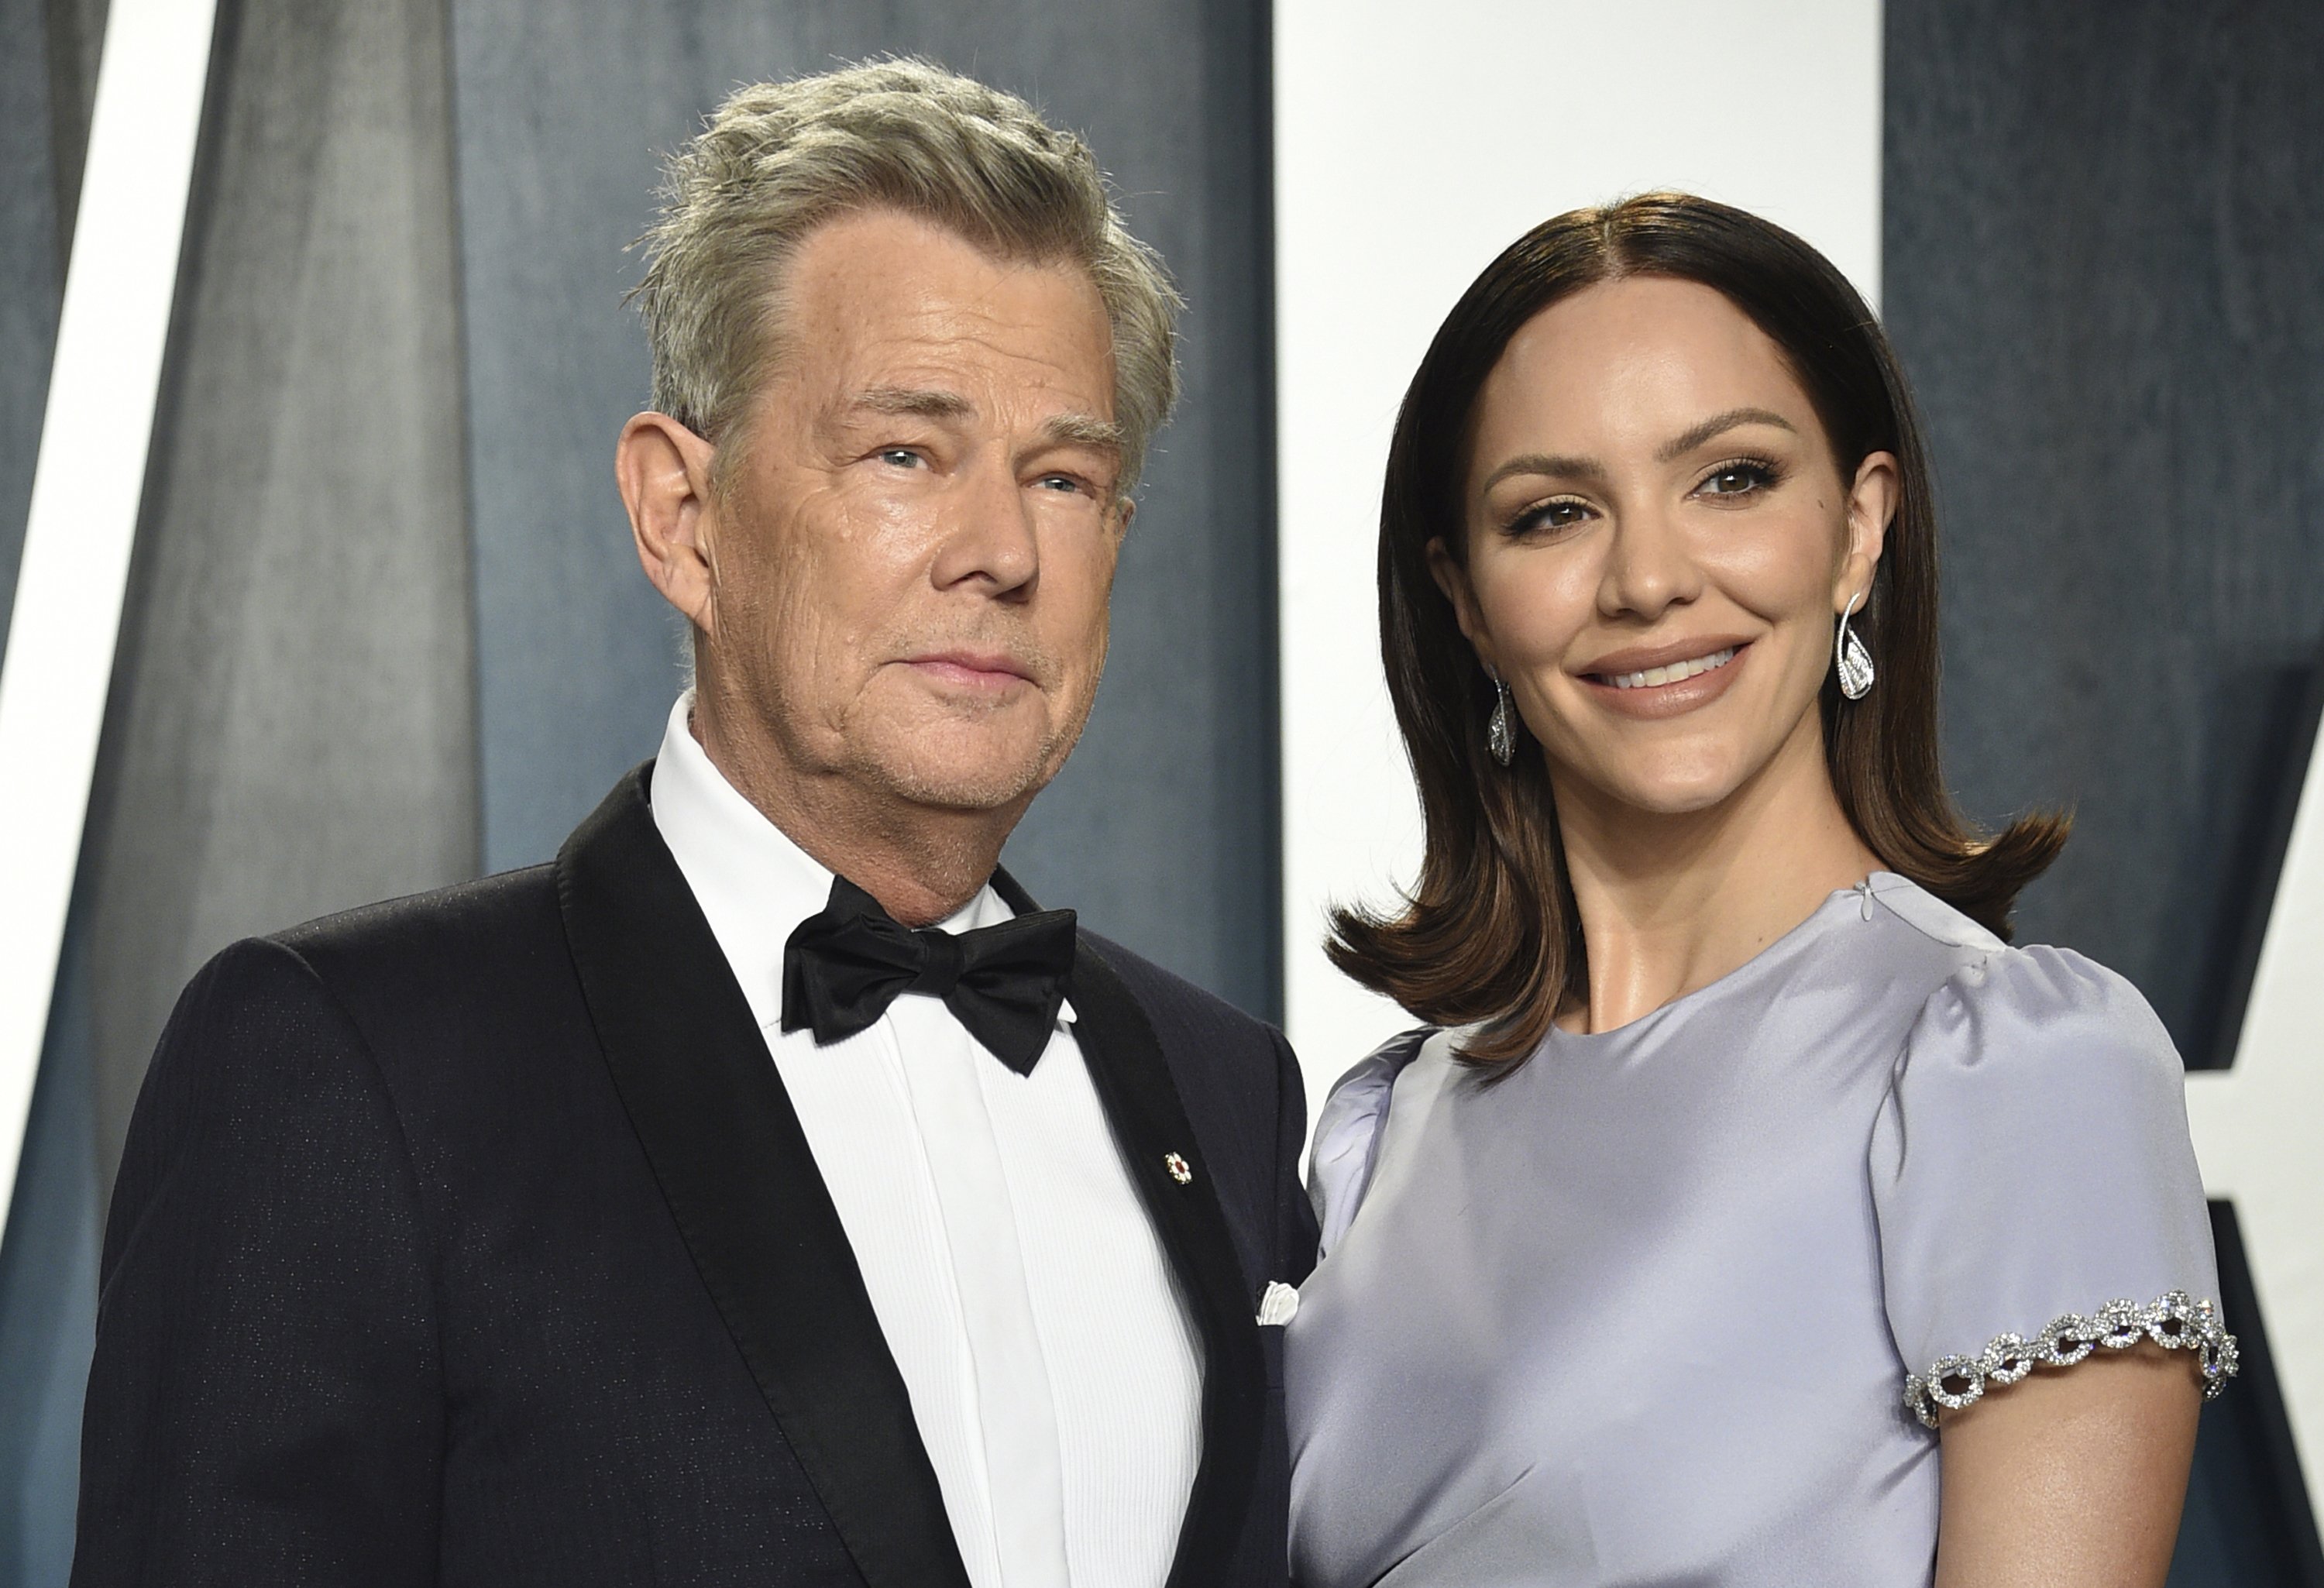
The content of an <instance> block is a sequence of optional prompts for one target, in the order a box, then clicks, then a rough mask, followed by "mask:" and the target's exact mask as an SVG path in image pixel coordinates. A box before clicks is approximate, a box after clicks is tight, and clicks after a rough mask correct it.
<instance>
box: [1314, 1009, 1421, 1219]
mask: <svg viewBox="0 0 2324 1588" xmlns="http://www.w3.org/2000/svg"><path fill="white" fill-rule="evenodd" d="M1451 1042H1452V1033H1450V1032H1448V1031H1445V1030H1443V1029H1439V1028H1438V1027H1435V1026H1419V1027H1416V1028H1415V1029H1412V1030H1408V1031H1402V1032H1398V1033H1397V1035H1396V1036H1394V1037H1391V1038H1389V1039H1388V1040H1387V1041H1385V1042H1383V1043H1381V1044H1380V1045H1379V1047H1378V1048H1373V1049H1372V1050H1371V1051H1370V1052H1369V1053H1368V1054H1366V1055H1365V1056H1364V1057H1362V1058H1361V1059H1360V1060H1359V1061H1358V1062H1357V1064H1356V1066H1355V1067H1354V1068H1352V1069H1351V1070H1350V1071H1348V1073H1347V1074H1346V1075H1344V1076H1341V1077H1340V1078H1339V1079H1338V1080H1337V1081H1335V1082H1333V1085H1332V1091H1331V1094H1330V1095H1329V1096H1328V1097H1327V1098H1325V1100H1324V1103H1323V1110H1322V1112H1320V1113H1318V1114H1317V1115H1316V1116H1315V1140H1314V1151H1313V1152H1312V1153H1311V1154H1310V1155H1309V1157H1308V1160H1307V1199H1308V1200H1309V1201H1310V1202H1312V1203H1313V1204H1314V1206H1315V1222H1316V1224H1317V1225H1318V1226H1319V1227H1320V1228H1321V1229H1322V1231H1323V1241H1322V1244H1321V1248H1320V1251H1321V1252H1322V1253H1323V1254H1329V1252H1330V1251H1331V1250H1332V1249H1333V1247H1334V1246H1336V1245H1338V1244H1339V1242H1340V1239H1341V1237H1342V1236H1343V1235H1344V1234H1346V1233H1347V1229H1348V1225H1349V1224H1350V1223H1352V1222H1353V1221H1354V1219H1355V1216H1356V1209H1357V1207H1358V1206H1359V1205H1361V1203H1362V1202H1363V1199H1364V1192H1365V1191H1366V1190H1367V1189H1368V1188H1369V1186H1370V1184H1371V1177H1372V1170H1373V1168H1375V1167H1376V1166H1377V1165H1378V1164H1379V1146H1380V1139H1381V1137H1382V1136H1383V1135H1384V1134H1386V1132H1387V1130H1388V1109H1389V1106H1390V1104H1391V1103H1392V1101H1393V1099H1394V1097H1395V1095H1396V1083H1397V1076H1401V1075H1402V1074H1404V1072H1405V1071H1406V1069H1407V1068H1409V1067H1410V1066H1411V1065H1412V1063H1413V1061H1414V1060H1415V1059H1417V1058H1418V1057H1420V1056H1421V1054H1422V1052H1423V1051H1424V1050H1425V1049H1427V1048H1432V1047H1434V1048H1449V1047H1450V1045H1451Z"/></svg>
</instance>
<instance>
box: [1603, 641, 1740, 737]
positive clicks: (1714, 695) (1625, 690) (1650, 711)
mask: <svg viewBox="0 0 2324 1588" xmlns="http://www.w3.org/2000/svg"><path fill="white" fill-rule="evenodd" d="M1750 649H1751V642H1749V641H1748V640H1718V639H1715V640H1711V641H1710V642H1701V641H1696V642H1679V643H1678V645H1677V646H1676V647H1675V651H1676V654H1673V651H1674V647H1672V646H1669V645H1661V646H1655V647H1654V648H1653V649H1652V650H1651V651H1649V650H1646V649H1645V648H1634V649H1632V650H1629V651H1617V652H1615V653H1614V654H1612V655H1610V656H1606V657H1601V658H1600V659H1599V660H1597V661H1596V662H1595V663H1594V664H1593V665H1592V666H1591V668H1590V669H1589V670H1587V671H1585V672H1582V673H1579V674H1577V675H1576V677H1578V678H1579V679H1580V680H1581V682H1582V686H1583V688H1585V689H1587V690H1588V692H1589V697H1590V698H1591V699H1592V700H1594V701H1595V702H1597V703H1598V704H1599V705H1600V706H1605V707H1606V708H1607V709H1609V710H1610V711H1613V712H1616V713H1618V714H1619V715H1621V716H1628V717H1646V718H1661V717H1671V716H1682V715H1683V714H1685V713H1687V712H1690V711H1694V710H1697V709H1699V708H1701V707H1702V706H1708V705H1710V704H1711V702H1712V701H1714V700H1716V699H1718V698H1719V697H1720V696H1722V695H1724V694H1726V693H1727V691H1728V690H1729V688H1732V687H1733V685H1734V683H1735V680H1736V679H1737V677H1738V675H1739V674H1740V673H1741V672H1742V670H1743V669H1740V668H1739V667H1738V666H1736V663H1738V662H1739V661H1741V660H1743V658H1744V657H1745V655H1746V654H1748V652H1749V651H1750Z"/></svg>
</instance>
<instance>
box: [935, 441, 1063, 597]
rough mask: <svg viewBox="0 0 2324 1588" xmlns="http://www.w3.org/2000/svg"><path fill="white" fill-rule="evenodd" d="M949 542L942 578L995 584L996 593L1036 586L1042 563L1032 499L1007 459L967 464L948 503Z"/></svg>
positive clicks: (943, 551) (939, 556)
mask: <svg viewBox="0 0 2324 1588" xmlns="http://www.w3.org/2000/svg"><path fill="white" fill-rule="evenodd" d="M943 512H944V514H945V522H944V523H943V525H942V533H943V536H944V543H943V545H942V547H941V548H940V549H938V551H937V553H936V568H935V570H934V573H935V577H936V583H937V584H938V585H939V586H944V587H946V588H949V587H950V586H954V585H957V584H960V583H963V582H964V581H967V582H982V583H983V584H986V585H989V586H991V589H992V590H993V592H994V593H995V594H1005V593H1007V592H1010V591H1016V590H1023V589H1027V588H1028V587H1030V586H1031V585H1032V583H1033V581H1034V579H1035V578H1036V577H1037V576H1038V574H1039V573H1040V569H1041V549H1040V543H1039V541H1038V540H1037V538H1036V537H1035V534H1034V520H1033V514H1032V511H1031V503H1028V501H1027V500H1026V495H1025V492H1024V491H1023V489H1022V488H1021V487H1020V486H1019V484H1018V481H1017V476H1016V472H1015V471H1014V470H1013V469H1011V468H1010V467H1009V466H1008V465H1007V464H1006V462H1004V461H1000V460H996V461H994V462H993V463H991V464H980V465H978V466H974V467H971V468H965V469H963V470H962V471H961V472H960V474H959V475H956V476H955V485H954V489H953V490H952V491H950V492H947V493H946V494H945V501H944V503H943Z"/></svg>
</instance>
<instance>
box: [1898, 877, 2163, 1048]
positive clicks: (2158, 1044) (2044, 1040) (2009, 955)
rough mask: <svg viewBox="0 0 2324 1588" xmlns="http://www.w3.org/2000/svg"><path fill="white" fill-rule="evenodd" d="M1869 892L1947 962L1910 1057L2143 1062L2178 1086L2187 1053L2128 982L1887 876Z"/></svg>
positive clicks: (1919, 1020)
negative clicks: (2017, 940) (2009, 938)
mask: <svg viewBox="0 0 2324 1588" xmlns="http://www.w3.org/2000/svg"><path fill="white" fill-rule="evenodd" d="M1870 891H1871V893H1872V896H1873V897H1874V898H1875V899H1876V900H1878V902H1879V903H1880V905H1881V906H1882V907H1883V908H1885V909H1886V910H1887V911H1888V912H1889V913H1890V914H1891V915H1892V916H1894V917H1895V919H1897V920H1899V921H1901V922H1903V923H1904V925H1906V926H1908V927H1910V928H1913V930H1914V932H1915V933H1916V934H1918V936H1919V937H1922V938H1924V939H1927V940H1928V942H1929V943H1930V945H1931V946H1933V947H1935V948H1936V949H1938V950H1939V952H1940V955H1941V959H1940V962H1939V965H1938V966H1937V967H1936V971H1935V974H1934V985H1933V986H1932V988H1931V990H1930V991H1929V992H1928V994H1927V996H1926V998H1925V1000H1924V1001H1923V1003H1922V1005H1921V1008H1920V1010H1919V1011H1918V1014H1917V1016H1916V1018H1915V1020H1914V1023H1913V1028H1912V1035H1911V1038H1910V1039H1909V1040H1908V1042H1907V1044H1906V1051H1907V1055H1908V1057H1946V1058H1952V1059H1958V1060H1960V1062H1963V1063H1981V1062H1984V1061H1987V1060H1989V1059H1993V1058H1997V1057H2015V1058H2018V1059H2025V1060H2032V1059H2034V1058H2036V1057H2042V1058H2043V1059H2044V1061H2045V1062H2052V1063H2061V1064H2071V1063H2074V1062H2076V1060H2077V1059H2078V1058H2080V1059H2085V1060H2089V1061H2090V1062H2097V1063H2120V1062H2132V1063H2138V1062H2144V1063H2146V1064H2151V1065H2155V1066H2162V1067H2163V1068H2164V1069H2165V1070H2167V1073H2168V1075H2169V1077H2170V1078H2171V1080H2172V1082H2173V1083H2174V1084H2175V1083H2176V1081H2177V1080H2178V1077H2179V1076H2180V1073H2181V1065H2180V1063H2179V1056H2178V1052H2177V1050H2176V1049H2175V1048H2173V1047H2172V1043H2171V1038H2170V1036H2169V1034H2168V1033H2167V1032H2166V1031H2165V1030H2164V1029H2163V1022H2162V1021H2161V1020H2159V1019H2157V1018H2156V1016H2155V1013H2154V1011H2153V1008H2152V1007H2150V1006H2149V1005H2148V1003H2147V1002H2146V999H2145V997H2144V995H2143V994H2142V993H2140V992H2139V991H2138V989H2137V988H2136V987H2135V986H2134V985H2132V984H2131V983H2130V981H2129V980H2128V978H2126V977H2125V976H2123V975H2121V974H2118V973H2116V972H2115V971H2112V970H2109V969H2108V968H2107V967H2106V966H2105V965H2100V964H2098V962H2097V961H2095V960H2092V959H2089V958H2087V957H2085V956H2082V955H2080V954H2078V953H2076V952H2075V951H2074V950H2072V949H2070V948H2061V947H2056V946H2052V945H2050V944H2045V943H2036V944H2028V945H2024V946H2014V945H2011V944H2007V943H2005V942H2003V941H2002V940H2001V939H2000V938H1999V937H1996V936H1995V935H1994V934H1993V933H1992V932H1990V931H1988V930H1987V928H1984V927H1983V926H1980V925H1979V924H1978V922H1976V921H1975V920H1973V919H1970V918H1969V917H1968V916H1966V915H1964V914H1962V913H1961V912H1960V910H1958V909H1954V908H1953V907H1952V906H1951V905H1950V904H1947V903H1946V902H1945V901H1944V900H1941V899H1939V898H1938V897H1937V896H1936V895H1934V894H1933V893H1931V892H1929V891H1927V890H1926V889H1923V888H1922V887H1920V886H1919V885H1917V884H1915V883H1914V882H1908V881H1906V880H1905V879H1904V878H1903V877H1898V876H1893V875H1889V874H1887V873H1880V874H1878V875H1877V876H1876V877H1875V878H1874V879H1873V882H1871V884H1870Z"/></svg>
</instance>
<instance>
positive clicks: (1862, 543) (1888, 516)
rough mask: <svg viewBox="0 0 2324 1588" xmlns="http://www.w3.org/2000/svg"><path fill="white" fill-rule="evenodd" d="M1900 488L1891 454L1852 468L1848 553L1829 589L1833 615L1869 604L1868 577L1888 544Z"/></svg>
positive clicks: (1875, 456)
mask: <svg viewBox="0 0 2324 1588" xmlns="http://www.w3.org/2000/svg"><path fill="white" fill-rule="evenodd" d="M1903 489H1904V481H1903V476H1902V475H1900V474H1899V473H1898V472H1897V468H1896V455H1895V453H1893V452H1875V453H1871V454H1869V455H1868V456H1867V457H1866V458H1865V459H1864V461H1863V462H1862V463H1859V464H1858V465H1857V466H1856V479H1855V481H1854V483H1853V484H1851V485H1849V488H1848V553H1847V555H1846V556H1845V557H1843V558H1842V559H1840V576H1839V577H1838V579H1837V580H1836V581H1835V582H1834V584H1833V586H1832V600H1831V607H1832V611H1834V612H1835V613H1838V612H1842V611H1845V610H1846V609H1847V608H1848V607H1849V606H1850V605H1854V606H1855V608H1856V610H1857V611H1858V612H1861V611H1863V610H1864V608H1865V607H1866V606H1867V605H1869V604H1870V597H1871V594H1872V576H1873V575H1874V574H1875V573H1876V572H1877V571H1878V569H1879V567H1880V553H1881V552H1882V550H1883V549H1886V546H1887V544H1888V526H1889V524H1890V523H1892V522H1895V517H1896V504H1897V502H1898V500H1899V499H1900V497H1901V496H1902V494H1903Z"/></svg>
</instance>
